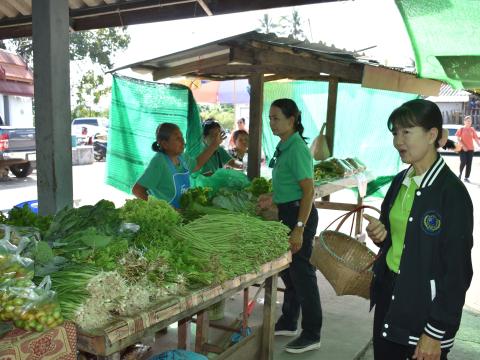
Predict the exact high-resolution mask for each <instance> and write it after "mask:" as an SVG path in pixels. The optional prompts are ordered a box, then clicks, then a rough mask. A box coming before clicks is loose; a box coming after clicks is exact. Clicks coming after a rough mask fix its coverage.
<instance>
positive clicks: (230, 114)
mask: <svg viewBox="0 0 480 360" xmlns="http://www.w3.org/2000/svg"><path fill="white" fill-rule="evenodd" d="M199 110H200V117H201V118H202V120H203V121H205V120H207V119H209V118H214V119H215V120H217V121H218V122H219V123H220V125H221V126H222V127H223V128H224V129H230V130H233V128H234V127H235V109H234V107H233V105H231V104H205V105H200V106H199Z"/></svg>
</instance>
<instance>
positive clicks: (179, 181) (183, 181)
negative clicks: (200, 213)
mask: <svg viewBox="0 0 480 360" xmlns="http://www.w3.org/2000/svg"><path fill="white" fill-rule="evenodd" d="M164 155H165V157H166V158H167V163H168V167H169V168H170V171H171V174H172V180H173V187H174V188H175V195H174V196H173V198H172V199H171V200H170V201H169V202H168V203H169V204H170V205H172V206H173V207H175V208H176V209H180V198H181V197H182V194H183V193H184V192H185V191H187V190H188V189H189V188H190V171H188V170H187V167H186V166H185V162H184V161H183V157H181V156H179V158H178V159H179V160H180V165H182V167H183V170H184V171H185V172H178V171H177V169H176V168H175V165H173V162H172V159H170V158H169V157H168V156H167V155H166V154H164Z"/></svg>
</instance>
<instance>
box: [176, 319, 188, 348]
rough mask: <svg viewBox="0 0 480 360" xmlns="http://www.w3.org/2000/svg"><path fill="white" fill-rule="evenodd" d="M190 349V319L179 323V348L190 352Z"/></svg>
mask: <svg viewBox="0 0 480 360" xmlns="http://www.w3.org/2000/svg"><path fill="white" fill-rule="evenodd" d="M189 347H190V318H186V319H182V320H180V321H179V322H178V348H179V349H182V350H188V349H189Z"/></svg>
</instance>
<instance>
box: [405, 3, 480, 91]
mask: <svg viewBox="0 0 480 360" xmlns="http://www.w3.org/2000/svg"><path fill="white" fill-rule="evenodd" d="M396 3H397V6H398V9H399V10H400V13H401V14H402V17H403V21H404V23H405V26H406V28H407V31H408V34H409V36H410V40H411V42H412V47H413V50H414V53H415V61H416V68H417V73H418V75H419V76H420V77H422V78H432V79H438V80H441V81H445V82H447V83H449V84H450V85H451V86H452V87H454V88H456V89H461V88H465V89H474V88H480V41H479V34H480V1H478V0H435V1H418V0H396Z"/></svg>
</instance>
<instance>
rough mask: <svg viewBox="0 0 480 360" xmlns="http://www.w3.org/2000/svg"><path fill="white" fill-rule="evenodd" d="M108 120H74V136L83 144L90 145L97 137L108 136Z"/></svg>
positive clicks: (92, 118) (84, 118)
mask: <svg viewBox="0 0 480 360" xmlns="http://www.w3.org/2000/svg"><path fill="white" fill-rule="evenodd" d="M107 133H108V119H107V118H104V117H83V118H76V119H73V120H72V135H75V136H76V137H77V139H79V140H80V141H79V142H80V143H82V144H89V143H90V142H91V139H93V137H94V136H95V135H107Z"/></svg>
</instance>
